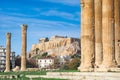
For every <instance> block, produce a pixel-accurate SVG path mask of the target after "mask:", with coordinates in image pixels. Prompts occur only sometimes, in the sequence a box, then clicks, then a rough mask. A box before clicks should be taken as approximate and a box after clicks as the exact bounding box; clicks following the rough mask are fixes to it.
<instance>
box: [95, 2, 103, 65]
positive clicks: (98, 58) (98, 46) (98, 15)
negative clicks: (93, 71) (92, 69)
mask: <svg viewBox="0 0 120 80" xmlns="http://www.w3.org/2000/svg"><path fill="white" fill-rule="evenodd" d="M94 6H95V65H96V67H99V66H100V64H101V63H102V57H103V54H102V0H94Z"/></svg>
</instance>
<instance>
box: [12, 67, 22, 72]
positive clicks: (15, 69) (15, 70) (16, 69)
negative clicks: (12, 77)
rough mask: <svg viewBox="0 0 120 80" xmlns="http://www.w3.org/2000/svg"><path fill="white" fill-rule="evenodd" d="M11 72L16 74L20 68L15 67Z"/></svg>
mask: <svg viewBox="0 0 120 80" xmlns="http://www.w3.org/2000/svg"><path fill="white" fill-rule="evenodd" d="M12 71H14V72H18V71H20V67H19V66H16V67H15V68H14V69H12Z"/></svg>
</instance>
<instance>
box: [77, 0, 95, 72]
mask: <svg viewBox="0 0 120 80" xmlns="http://www.w3.org/2000/svg"><path fill="white" fill-rule="evenodd" d="M82 4H83V6H82V14H83V15H82V25H81V29H82V31H81V58H82V59H81V65H80V67H79V68H78V69H79V70H80V71H93V64H94V53H95V44H94V42H95V38H94V37H95V35H94V0H84V2H82Z"/></svg>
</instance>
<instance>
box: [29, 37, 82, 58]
mask: <svg viewBox="0 0 120 80" xmlns="http://www.w3.org/2000/svg"><path fill="white" fill-rule="evenodd" d="M44 52H48V54H49V55H52V56H64V55H72V54H75V53H77V52H80V39H78V38H67V37H62V36H53V37H52V38H51V39H48V38H41V39H40V40H39V43H37V44H33V45H32V48H31V51H30V52H29V54H28V56H29V57H33V56H35V55H37V54H42V53H44Z"/></svg>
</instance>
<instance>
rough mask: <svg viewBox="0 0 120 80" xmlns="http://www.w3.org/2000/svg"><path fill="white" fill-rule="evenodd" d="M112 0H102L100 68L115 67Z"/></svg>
mask: <svg viewBox="0 0 120 80" xmlns="http://www.w3.org/2000/svg"><path fill="white" fill-rule="evenodd" d="M114 35H115V34H114V0H103V1H102V41H103V62H102V65H101V66H100V68H101V71H102V70H103V69H102V68H106V69H107V68H112V67H116V64H115V52H114V50H115V48H114V46H115V43H114Z"/></svg>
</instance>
